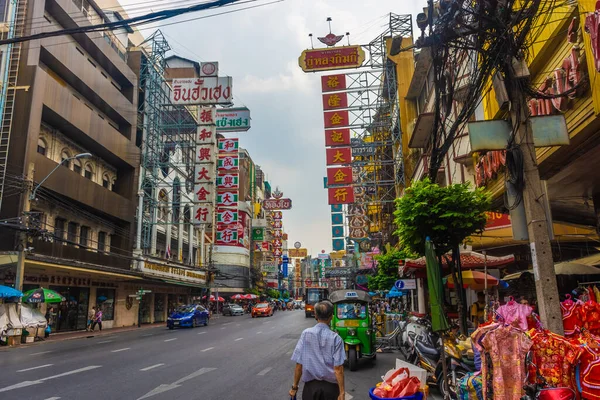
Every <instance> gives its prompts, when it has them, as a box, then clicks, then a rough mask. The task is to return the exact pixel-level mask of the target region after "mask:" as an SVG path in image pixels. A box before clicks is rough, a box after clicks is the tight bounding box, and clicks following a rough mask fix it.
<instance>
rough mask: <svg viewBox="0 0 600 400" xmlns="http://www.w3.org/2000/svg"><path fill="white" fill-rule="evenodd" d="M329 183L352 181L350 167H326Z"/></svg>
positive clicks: (336, 183) (344, 183)
mask: <svg viewBox="0 0 600 400" xmlns="http://www.w3.org/2000/svg"><path fill="white" fill-rule="evenodd" d="M327 183H328V184H329V185H348V184H350V183H352V167H336V168H328V169H327Z"/></svg>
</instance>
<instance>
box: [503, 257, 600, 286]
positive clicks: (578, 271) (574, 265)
mask: <svg viewBox="0 0 600 400" xmlns="http://www.w3.org/2000/svg"><path fill="white" fill-rule="evenodd" d="M577 261H578V260H574V261H570V262H562V263H558V264H554V272H555V273H556V275H600V268H596V267H594V266H592V265H586V264H580V263H578V262H577ZM523 274H532V275H533V270H531V269H530V270H527V271H521V272H515V273H514V274H510V275H506V276H505V277H504V278H502V280H504V281H509V280H513V279H518V278H520V277H521V276H522V275H523Z"/></svg>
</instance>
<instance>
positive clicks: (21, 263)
mask: <svg viewBox="0 0 600 400" xmlns="http://www.w3.org/2000/svg"><path fill="white" fill-rule="evenodd" d="M91 156H92V155H91V154H90V153H80V154H76V155H74V156H73V157H67V158H65V159H64V160H62V161H61V162H60V163H59V164H58V165H57V166H56V167H54V169H53V170H52V171H50V173H49V174H48V175H46V177H45V178H44V179H42V180H41V181H40V183H38V184H37V185H36V186H35V187H34V188H33V190H32V191H31V193H30V194H29V195H25V196H24V197H23V214H25V215H26V214H27V213H29V210H30V209H31V201H32V200H35V194H36V193H37V190H38V189H39V188H40V186H42V184H43V183H44V182H46V180H47V179H48V178H49V177H50V175H52V174H53V173H54V171H56V170H57V169H58V167H60V166H61V165H63V164H64V163H65V162H67V161H71V160H76V159H80V158H88V157H91ZM27 177H28V179H30V182H32V181H33V163H31V164H30V165H29V170H28V172H27ZM27 187H28V188H29V187H31V186H30V185H27ZM27 229H28V224H27V222H26V228H25V229H24V230H21V232H19V254H18V259H17V273H16V276H15V289H17V290H21V291H22V290H23V274H24V273H25V252H26V249H27Z"/></svg>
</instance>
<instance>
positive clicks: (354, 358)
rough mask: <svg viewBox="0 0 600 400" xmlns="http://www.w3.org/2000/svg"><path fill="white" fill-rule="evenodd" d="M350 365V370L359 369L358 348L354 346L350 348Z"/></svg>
mask: <svg viewBox="0 0 600 400" xmlns="http://www.w3.org/2000/svg"><path fill="white" fill-rule="evenodd" d="M348 365H349V367H350V371H356V370H357V369H358V354H357V353H356V349H355V348H353V347H351V348H349V349H348Z"/></svg>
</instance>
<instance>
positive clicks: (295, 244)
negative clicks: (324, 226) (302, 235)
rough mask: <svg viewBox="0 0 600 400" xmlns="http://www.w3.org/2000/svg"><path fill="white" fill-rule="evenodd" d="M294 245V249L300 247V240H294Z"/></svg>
mask: <svg viewBox="0 0 600 400" xmlns="http://www.w3.org/2000/svg"><path fill="white" fill-rule="evenodd" d="M294 247H295V248H296V249H299V248H300V247H302V243H300V242H296V243H294Z"/></svg>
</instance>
